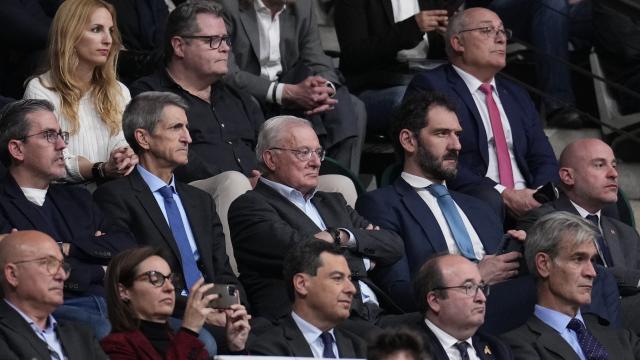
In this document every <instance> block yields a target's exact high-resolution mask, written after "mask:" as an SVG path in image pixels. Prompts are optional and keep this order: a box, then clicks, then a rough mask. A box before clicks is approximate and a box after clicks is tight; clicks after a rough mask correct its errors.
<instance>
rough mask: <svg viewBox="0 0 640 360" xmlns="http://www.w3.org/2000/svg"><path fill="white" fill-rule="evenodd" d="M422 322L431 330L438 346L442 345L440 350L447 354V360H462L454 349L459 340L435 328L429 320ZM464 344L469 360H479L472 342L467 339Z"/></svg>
mask: <svg viewBox="0 0 640 360" xmlns="http://www.w3.org/2000/svg"><path fill="white" fill-rule="evenodd" d="M424 322H425V323H426V324H427V327H428V328H429V330H431V332H432V333H433V335H435V336H436V339H438V342H440V345H442V348H443V349H444V351H445V352H446V353H447V356H448V357H449V360H462V356H460V351H458V348H457V347H455V345H456V344H457V343H459V342H460V340H458V339H456V338H454V337H453V336H451V335H449V334H447V333H446V332H445V331H444V330H442V329H440V328H439V327H438V326H436V324H434V323H432V322H431V321H429V319H424ZM464 342H466V343H467V344H468V345H469V346H467V354H468V355H469V360H480V358H479V357H478V354H477V353H476V349H475V348H474V347H473V340H472V339H471V338H468V339H467V340H465V341H464Z"/></svg>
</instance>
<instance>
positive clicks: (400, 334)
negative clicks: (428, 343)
mask: <svg viewBox="0 0 640 360" xmlns="http://www.w3.org/2000/svg"><path fill="white" fill-rule="evenodd" d="M401 352H404V353H406V355H409V356H410V357H411V359H412V360H429V359H431V356H429V355H428V354H427V353H426V351H425V346H424V344H423V342H422V338H421V337H420V335H418V334H417V333H416V332H415V331H413V330H410V329H408V328H406V327H399V328H390V329H385V330H384V331H382V332H381V333H380V334H378V335H377V336H376V337H374V338H373V340H372V341H370V342H369V345H368V346H367V360H391V359H394V358H395V355H398V353H401Z"/></svg>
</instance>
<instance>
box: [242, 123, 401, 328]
mask: <svg viewBox="0 0 640 360" xmlns="http://www.w3.org/2000/svg"><path fill="white" fill-rule="evenodd" d="M256 155H257V158H258V163H259V165H260V170H261V171H262V172H263V177H261V178H260V181H259V182H258V184H257V185H256V187H255V189H254V190H252V191H249V192H247V193H245V194H244V195H242V196H240V197H239V198H238V199H237V200H236V201H234V202H233V203H232V204H231V207H230V208H229V226H230V229H231V239H232V240H233V247H234V252H235V254H236V260H237V262H238V270H239V272H240V280H241V281H242V283H243V285H244V286H245V289H246V290H247V294H248V296H249V301H250V302H251V305H252V311H253V313H254V314H255V315H259V316H266V317H270V318H278V317H280V316H283V315H286V314H288V313H289V312H290V304H289V302H288V301H287V295H286V291H285V283H284V282H283V280H282V264H283V260H284V256H285V254H286V253H287V250H288V249H289V248H291V247H292V246H293V245H294V244H296V243H298V242H300V241H303V240H307V239H312V238H317V239H321V240H325V241H328V242H331V243H335V244H337V245H339V246H340V247H342V248H343V249H344V251H345V254H346V255H345V256H346V258H347V262H348V263H349V268H350V269H351V273H352V276H353V280H354V284H355V285H356V289H357V294H356V295H355V298H354V301H353V306H352V318H354V317H355V318H358V319H362V320H366V321H370V322H376V321H377V320H378V319H379V315H380V312H381V305H382V303H383V300H384V298H383V297H380V296H381V295H380V293H375V292H374V291H373V288H372V286H371V282H370V280H369V279H368V277H367V272H368V271H369V270H372V269H373V268H374V266H376V265H377V266H383V265H390V264H392V263H394V262H395V261H397V260H398V259H400V257H401V256H402V254H403V251H404V247H403V246H402V240H401V239H400V238H399V237H398V235H396V234H395V233H393V232H391V231H387V230H384V229H380V228H379V227H377V226H374V225H373V224H371V222H369V221H367V220H366V219H364V218H363V217H361V216H360V215H358V213H357V212H356V211H355V210H353V209H352V208H351V207H350V206H349V205H347V203H346V201H345V199H344V197H343V196H342V195H341V194H340V193H329V192H324V191H318V190H317V187H318V175H319V174H318V173H319V170H320V164H321V163H322V160H323V159H324V155H325V150H324V148H322V147H321V146H320V142H319V140H318V136H317V135H316V133H315V132H314V131H313V128H312V127H311V124H310V123H309V121H307V120H305V119H301V118H297V117H293V116H277V117H274V118H271V119H269V120H267V121H266V122H265V123H264V125H263V126H262V129H261V130H260V134H259V136H258V145H257V146H256Z"/></svg>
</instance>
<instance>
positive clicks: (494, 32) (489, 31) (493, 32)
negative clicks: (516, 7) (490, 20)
mask: <svg viewBox="0 0 640 360" xmlns="http://www.w3.org/2000/svg"><path fill="white" fill-rule="evenodd" d="M468 31H477V32H479V33H480V34H482V35H484V37H486V38H487V39H490V38H491V37H494V38H495V37H497V36H498V35H500V36H504V37H505V38H506V39H507V40H509V39H511V35H513V33H512V32H511V30H510V29H497V28H495V27H493V26H483V27H477V28H473V29H464V30H460V31H458V34H462V33H464V32H468Z"/></svg>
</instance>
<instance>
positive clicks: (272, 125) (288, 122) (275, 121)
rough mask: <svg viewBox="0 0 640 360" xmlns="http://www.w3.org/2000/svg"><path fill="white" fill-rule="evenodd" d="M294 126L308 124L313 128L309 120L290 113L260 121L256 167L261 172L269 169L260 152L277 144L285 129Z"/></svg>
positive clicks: (266, 171)
mask: <svg viewBox="0 0 640 360" xmlns="http://www.w3.org/2000/svg"><path fill="white" fill-rule="evenodd" d="M294 126H308V127H310V128H313V126H312V125H311V122H309V120H306V119H302V118H299V117H295V116H291V115H281V116H274V117H272V118H270V119H267V120H266V121H265V122H264V123H262V126H260V132H259V134H258V142H257V143H256V158H257V159H258V167H259V169H260V171H261V172H262V173H264V174H268V173H269V171H270V170H269V168H268V167H267V166H266V165H265V164H264V160H263V158H262V154H263V153H264V152H265V151H266V150H268V149H270V148H272V147H276V146H278V144H279V143H280V139H282V137H283V136H285V135H286V130H287V129H288V128H289V127H294Z"/></svg>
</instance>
